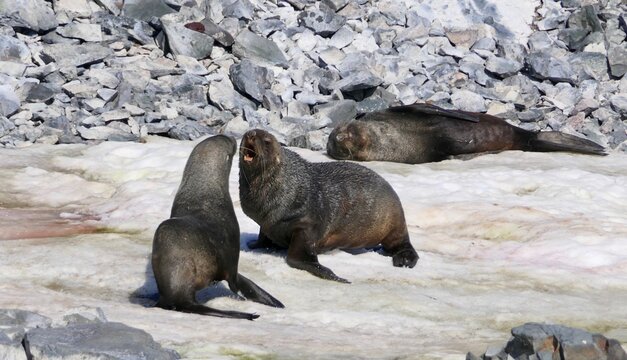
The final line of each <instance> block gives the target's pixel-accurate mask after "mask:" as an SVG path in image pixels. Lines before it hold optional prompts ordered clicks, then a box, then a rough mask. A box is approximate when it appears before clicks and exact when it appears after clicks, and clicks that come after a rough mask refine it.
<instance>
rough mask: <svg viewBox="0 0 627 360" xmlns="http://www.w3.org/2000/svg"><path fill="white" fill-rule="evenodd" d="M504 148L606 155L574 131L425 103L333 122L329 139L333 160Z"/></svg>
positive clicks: (412, 158)
mask: <svg viewBox="0 0 627 360" xmlns="http://www.w3.org/2000/svg"><path fill="white" fill-rule="evenodd" d="M503 150H523V151H571V152H578V153H584V154H595V155H604V154H605V152H604V149H603V147H602V146H600V145H598V144H596V143H594V142H592V141H589V140H586V139H582V138H579V137H576V136H572V135H568V134H564V133H560V132H555V131H547V132H532V131H527V130H524V129H521V128H518V127H516V126H513V125H510V124H508V123H507V122H506V121H504V120H502V119H499V118H497V117H495V116H491V115H487V114H481V113H469V112H464V111H457V110H446V109H441V108H438V107H436V106H433V105H428V104H415V105H408V106H399V107H393V108H390V109H387V110H382V111H376V112H372V113H369V114H366V115H365V116H363V117H362V118H359V119H357V120H353V121H350V122H348V123H346V124H344V125H341V126H338V127H336V128H335V129H334V130H333V132H331V135H330V136H329V141H328V143H327V154H329V156H331V157H333V158H335V159H344V160H349V159H350V160H359V161H375V160H378V161H393V162H402V163H409V164H420V163H425V162H433V161H441V160H445V159H448V158H450V157H451V156H456V155H464V154H474V153H482V152H498V151H503Z"/></svg>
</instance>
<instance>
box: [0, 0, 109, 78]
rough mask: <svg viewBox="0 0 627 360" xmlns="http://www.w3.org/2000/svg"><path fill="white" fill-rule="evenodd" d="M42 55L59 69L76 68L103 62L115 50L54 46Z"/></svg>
mask: <svg viewBox="0 0 627 360" xmlns="http://www.w3.org/2000/svg"><path fill="white" fill-rule="evenodd" d="M0 1H1V0H0ZM42 55H43V56H44V57H45V58H47V59H44V61H49V62H52V61H54V62H56V63H57V65H59V67H65V66H73V67H76V66H83V65H88V64H93V63H96V62H99V61H102V60H103V59H105V58H106V57H107V56H111V55H113V50H111V49H110V48H108V47H105V46H102V45H98V44H82V45H69V44H52V45H48V46H46V47H44V50H43V51H42Z"/></svg>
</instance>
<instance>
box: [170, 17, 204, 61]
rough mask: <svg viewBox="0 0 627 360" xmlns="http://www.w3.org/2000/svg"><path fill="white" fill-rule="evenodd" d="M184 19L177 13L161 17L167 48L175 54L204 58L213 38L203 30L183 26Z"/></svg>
mask: <svg viewBox="0 0 627 360" xmlns="http://www.w3.org/2000/svg"><path fill="white" fill-rule="evenodd" d="M186 22H187V21H186V19H185V18H184V17H183V16H182V15H181V14H178V13H175V14H167V15H164V16H162V17H161V23H162V24H163V30H164V31H165V34H166V36H167V38H168V48H169V49H170V51H172V53H173V54H174V55H175V56H176V55H185V56H189V57H193V58H195V59H204V58H206V57H208V56H209V55H211V50H212V49H213V38H212V37H211V36H209V35H207V34H205V33H204V32H199V31H195V30H192V29H189V28H188V27H186V26H185V23H186Z"/></svg>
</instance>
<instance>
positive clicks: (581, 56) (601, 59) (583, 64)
mask: <svg viewBox="0 0 627 360" xmlns="http://www.w3.org/2000/svg"><path fill="white" fill-rule="evenodd" d="M570 64H571V66H572V69H573V70H574V71H575V72H576V73H577V78H578V80H579V81H582V80H587V79H594V80H607V79H608V68H607V58H606V57H605V55H603V54H601V53H596V52H580V53H575V54H573V55H572V56H571V57H570Z"/></svg>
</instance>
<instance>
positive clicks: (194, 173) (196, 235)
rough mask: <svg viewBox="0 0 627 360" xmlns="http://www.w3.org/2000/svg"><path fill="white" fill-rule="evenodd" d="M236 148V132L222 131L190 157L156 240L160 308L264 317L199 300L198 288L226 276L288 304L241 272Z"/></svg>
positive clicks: (239, 288)
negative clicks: (232, 184)
mask: <svg viewBox="0 0 627 360" xmlns="http://www.w3.org/2000/svg"><path fill="white" fill-rule="evenodd" d="M236 150H237V143H236V142H235V140H234V139H233V138H231V137H228V136H224V135H217V136H214V137H210V138H208V139H205V140H203V141H202V142H200V143H199V144H198V145H196V147H195V148H194V150H193V151H192V153H191V155H190V156H189V159H188V160H187V164H186V165H185V170H184V172H183V180H182V181H181V185H180V187H179V189H178V192H177V193H176V196H175V198H174V204H173V205H172V213H171V217H170V219H168V220H165V221H164V222H162V223H161V224H160V225H159V227H158V228H157V231H156V232H155V236H154V240H153V246H152V269H153V272H154V274H155V280H156V281H157V287H158V289H159V301H158V302H157V306H159V307H161V308H164V309H172V310H177V311H182V312H189V313H196V314H202V315H212V316H219V317H230V318H238V319H248V320H252V319H255V318H257V317H259V315H256V314H249V313H243V312H237V311H223V310H216V309H212V308H209V307H207V306H204V305H200V304H197V303H196V301H195V295H196V292H197V291H198V290H200V289H203V288H205V287H207V286H209V285H210V284H211V283H212V282H215V281H221V280H226V281H227V282H228V284H229V288H230V289H231V290H232V291H233V292H234V293H236V294H237V293H238V292H239V293H241V294H242V295H243V296H244V297H245V298H247V299H250V300H253V301H256V302H259V303H262V304H265V305H269V306H274V307H281V308H282V307H283V304H281V302H280V301H279V300H277V299H275V298H274V297H272V296H271V295H270V294H268V293H267V292H265V291H264V290H263V289H261V288H260V287H259V286H257V285H256V284H255V283H253V282H252V281H250V280H249V279H247V278H246V277H244V276H242V275H241V274H238V273H237V264H238V260H239V246H240V244H239V235H240V233H239V224H238V222H237V218H236V216H235V211H234V209H233V203H232V202H231V196H230V195H229V172H230V171H231V164H232V163H233V156H234V155H235V152H236Z"/></svg>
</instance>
